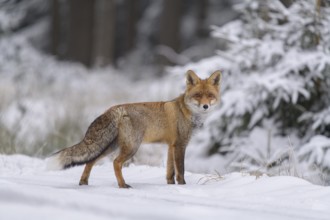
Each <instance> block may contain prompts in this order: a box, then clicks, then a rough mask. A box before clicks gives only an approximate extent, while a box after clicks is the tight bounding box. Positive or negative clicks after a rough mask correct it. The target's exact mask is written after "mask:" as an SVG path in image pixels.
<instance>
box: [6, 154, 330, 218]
mask: <svg viewBox="0 0 330 220" xmlns="http://www.w3.org/2000/svg"><path fill="white" fill-rule="evenodd" d="M45 167H46V162H45V160H41V159H35V158H30V157H26V156H21V155H12V156H5V155H0V219H6V220H11V219H26V218H28V219H33V220H38V219H48V220H51V219H61V220H66V219H70V220H74V219H79V220H84V219H93V220H97V219H143V220H147V219H164V220H165V219H166V220H168V219H189V220H194V219H198V220H200V219H245V220H248V219H253V220H257V219H262V220H264V219H267V220H271V219H281V220H286V219H297V220H298V219H299V220H303V219H325V220H326V219H329V216H330V209H329V207H330V187H324V186H318V185H313V184H311V183H309V182H307V181H305V180H303V179H299V178H295V177H285V176H279V177H268V176H261V177H259V178H256V177H255V176H251V175H249V174H246V173H229V174H226V175H223V176H222V177H220V176H219V175H216V174H214V175H212V174H210V175H209V174H195V173H186V181H187V184H186V185H167V184H166V182H165V172H166V169H165V168H164V167H149V166H135V165H130V166H129V167H125V168H124V169H123V173H124V176H125V178H126V181H127V183H129V184H131V186H132V187H133V188H132V189H119V188H118V187H117V184H116V180H115V176H114V172H113V168H112V163H110V162H108V161H106V162H104V163H103V164H99V165H96V166H95V167H94V170H93V171H92V173H91V177H90V182H89V184H90V185H89V186H78V184H77V183H78V181H79V178H80V175H81V173H82V170H83V167H75V168H72V169H69V170H65V171H47V170H46V169H45Z"/></svg>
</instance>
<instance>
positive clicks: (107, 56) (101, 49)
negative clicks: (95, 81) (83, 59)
mask: <svg viewBox="0 0 330 220" xmlns="http://www.w3.org/2000/svg"><path fill="white" fill-rule="evenodd" d="M115 7H116V5H115V0H98V1H97V3H96V11H97V13H96V14H95V17H94V18H95V30H94V40H93V53H92V57H93V64H94V65H96V66H105V65H108V64H113V63H114V41H115V34H114V33H115V17H116V16H115V13H116V10H115Z"/></svg>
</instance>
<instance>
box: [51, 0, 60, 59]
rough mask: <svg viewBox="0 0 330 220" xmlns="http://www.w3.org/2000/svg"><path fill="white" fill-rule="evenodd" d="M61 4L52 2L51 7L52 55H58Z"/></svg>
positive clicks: (54, 0) (53, 0)
mask: <svg viewBox="0 0 330 220" xmlns="http://www.w3.org/2000/svg"><path fill="white" fill-rule="evenodd" d="M59 13H60V11H59V2H58V0H52V5H51V33H50V34H51V49H50V50H51V53H52V54H54V55H58V47H59V42H60V33H59V32H60V16H59Z"/></svg>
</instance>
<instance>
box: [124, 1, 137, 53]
mask: <svg viewBox="0 0 330 220" xmlns="http://www.w3.org/2000/svg"><path fill="white" fill-rule="evenodd" d="M126 7H127V12H126V13H127V32H126V35H127V37H126V40H127V42H126V48H125V50H126V51H125V52H129V51H130V50H132V49H133V48H134V46H135V38H136V23H137V20H138V16H137V1H134V0H133V1H132V0H126Z"/></svg>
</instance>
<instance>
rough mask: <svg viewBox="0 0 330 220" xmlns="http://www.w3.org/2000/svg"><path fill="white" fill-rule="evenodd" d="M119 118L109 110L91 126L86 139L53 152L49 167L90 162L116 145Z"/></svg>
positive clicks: (61, 167) (62, 167)
mask: <svg viewBox="0 0 330 220" xmlns="http://www.w3.org/2000/svg"><path fill="white" fill-rule="evenodd" d="M117 136H118V120H117V118H116V117H115V115H113V114H111V112H107V113H105V114H103V115H101V116H99V117H98V118H96V119H95V121H94V122H93V123H92V124H91V125H90V126H89V128H88V130H87V132H86V135H85V137H84V139H83V140H82V141H81V142H80V143H78V144H76V145H73V146H71V147H68V148H65V149H63V150H61V151H59V152H57V153H55V154H53V155H52V156H51V157H50V158H48V159H47V160H48V161H47V169H51V170H59V169H66V168H70V167H73V166H77V165H82V164H85V163H88V162H90V161H92V160H94V159H96V158H97V157H99V156H100V155H101V154H102V153H104V152H105V151H106V150H108V148H115V147H116V144H117V143H116V140H117Z"/></svg>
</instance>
